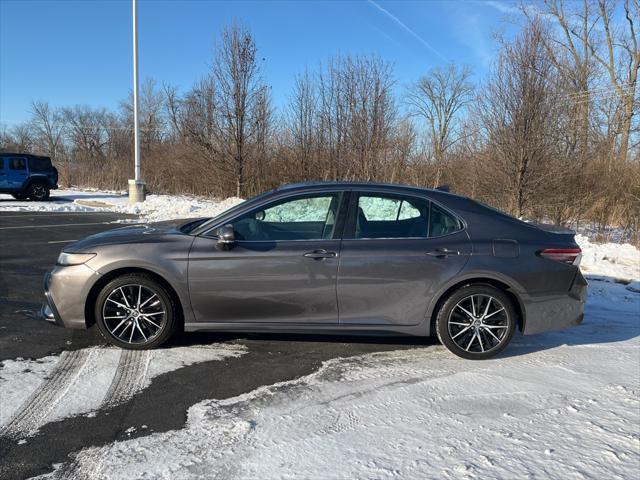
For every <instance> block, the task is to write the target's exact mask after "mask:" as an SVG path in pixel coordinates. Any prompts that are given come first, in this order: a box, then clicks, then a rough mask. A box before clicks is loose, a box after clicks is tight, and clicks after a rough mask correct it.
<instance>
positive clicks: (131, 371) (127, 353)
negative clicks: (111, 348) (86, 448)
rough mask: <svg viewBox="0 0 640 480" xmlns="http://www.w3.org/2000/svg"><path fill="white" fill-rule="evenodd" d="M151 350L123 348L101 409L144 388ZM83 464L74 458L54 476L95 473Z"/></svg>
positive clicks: (79, 477)
mask: <svg viewBox="0 0 640 480" xmlns="http://www.w3.org/2000/svg"><path fill="white" fill-rule="evenodd" d="M150 360H151V351H150V350H122V351H121V353H120V359H119V361H118V366H117V368H116V371H115V374H114V376H113V379H112V380H111V384H110V385H109V388H108V390H107V393H105V395H104V399H103V400H102V405H101V406H100V409H104V408H111V407H115V406H116V405H119V404H122V403H125V402H126V401H128V400H129V399H130V398H131V397H133V396H134V395H135V394H136V393H137V392H138V391H139V390H141V389H142V387H143V386H144V383H145V379H146V377H147V371H148V368H149V362H150ZM95 464H96V467H95V468H96V469H97V468H98V467H99V466H100V459H99V458H96V459H95ZM81 467H82V466H81V464H80V463H79V462H78V461H77V460H76V459H74V460H72V461H71V462H70V463H68V464H67V465H66V466H63V467H61V468H60V469H59V470H57V471H55V472H54V474H53V476H52V478H54V479H65V480H84V479H87V478H91V477H92V476H93V475H91V474H87V473H86V472H83V471H82V468H81Z"/></svg>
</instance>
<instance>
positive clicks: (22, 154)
mask: <svg viewBox="0 0 640 480" xmlns="http://www.w3.org/2000/svg"><path fill="white" fill-rule="evenodd" d="M0 155H2V156H3V157H29V158H46V159H48V160H51V157H48V156H47V155H34V154H32V153H17V152H2V151H0Z"/></svg>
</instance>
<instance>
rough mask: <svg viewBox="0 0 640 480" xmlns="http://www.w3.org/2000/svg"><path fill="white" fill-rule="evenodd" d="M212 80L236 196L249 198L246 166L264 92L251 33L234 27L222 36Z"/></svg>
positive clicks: (226, 30)
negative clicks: (255, 117) (213, 79)
mask: <svg viewBox="0 0 640 480" xmlns="http://www.w3.org/2000/svg"><path fill="white" fill-rule="evenodd" d="M213 76H214V78H215V80H216V83H217V95H218V108H219V109H220V115H221V116H220V124H219V128H220V133H221V135H220V136H221V137H222V138H223V139H224V141H223V142H222V145H221V147H222V148H223V151H224V152H225V153H226V157H227V158H228V160H230V163H231V164H232V166H231V168H232V170H233V172H234V177H235V183H236V188H235V194H236V196H239V197H242V196H244V195H245V194H246V188H247V185H246V175H247V173H246V170H245V167H246V163H247V157H248V156H249V155H250V151H249V150H250V143H251V141H252V140H253V138H254V135H255V133H256V132H255V128H254V125H255V121H254V119H253V118H252V116H253V115H254V113H255V112H254V109H255V106H256V103H257V101H258V99H259V96H260V93H261V91H262V88H263V85H262V83H261V79H260V66H259V63H258V58H257V47H256V43H255V40H254V39H253V36H252V34H251V32H250V31H249V30H248V29H246V28H244V27H242V26H240V25H238V24H234V25H232V26H231V27H228V28H226V29H225V30H224V31H223V32H222V40H221V44H220V47H219V48H218V51H217V55H216V57H215V63H214V66H213Z"/></svg>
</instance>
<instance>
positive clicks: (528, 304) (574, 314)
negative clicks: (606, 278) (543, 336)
mask: <svg viewBox="0 0 640 480" xmlns="http://www.w3.org/2000/svg"><path fill="white" fill-rule="evenodd" d="M587 286H588V284H587V280H586V279H585V278H584V277H583V276H582V273H581V272H580V271H578V273H577V274H576V276H575V278H574V280H573V284H572V285H571V288H570V289H569V291H568V292H563V293H561V294H551V295H540V296H529V297H528V298H526V299H523V304H524V310H525V322H524V331H523V333H524V334H525V335H530V334H532V333H539V332H547V331H551V330H561V329H563V328H567V327H573V326H576V325H580V324H581V323H582V320H583V319H584V304H585V302H586V301H587Z"/></svg>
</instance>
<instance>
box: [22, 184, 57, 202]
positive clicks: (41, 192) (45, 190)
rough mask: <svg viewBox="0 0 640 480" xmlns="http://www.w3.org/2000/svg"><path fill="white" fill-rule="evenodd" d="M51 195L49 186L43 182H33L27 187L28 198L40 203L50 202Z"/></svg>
mask: <svg viewBox="0 0 640 480" xmlns="http://www.w3.org/2000/svg"><path fill="white" fill-rule="evenodd" d="M50 193H51V191H50V189H49V185H47V184H45V183H43V182H33V183H32V184H31V185H29V186H28V187H27V196H28V197H29V198H30V199H31V200H35V201H38V202H42V201H44V200H48V199H49V194H50Z"/></svg>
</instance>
